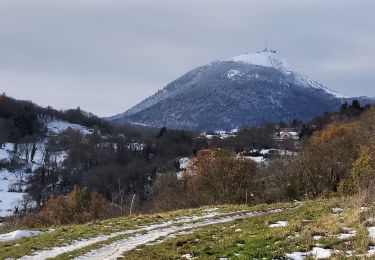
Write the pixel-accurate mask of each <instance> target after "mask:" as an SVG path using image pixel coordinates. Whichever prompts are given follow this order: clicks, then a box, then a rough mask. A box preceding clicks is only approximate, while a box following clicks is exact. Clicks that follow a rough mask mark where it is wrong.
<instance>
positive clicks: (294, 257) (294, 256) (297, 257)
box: [285, 252, 307, 260]
mask: <svg viewBox="0 0 375 260" xmlns="http://www.w3.org/2000/svg"><path fill="white" fill-rule="evenodd" d="M285 256H286V257H287V258H288V259H291V260H303V259H305V258H306V256H307V254H306V253H303V252H293V253H290V254H285Z"/></svg>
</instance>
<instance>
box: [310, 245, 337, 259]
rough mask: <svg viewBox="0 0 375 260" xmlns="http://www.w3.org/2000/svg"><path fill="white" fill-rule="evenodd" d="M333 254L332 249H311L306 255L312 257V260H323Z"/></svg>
mask: <svg viewBox="0 0 375 260" xmlns="http://www.w3.org/2000/svg"><path fill="white" fill-rule="evenodd" d="M333 252H334V251H333V250H332V249H325V248H321V247H313V249H312V250H311V251H310V252H309V253H308V255H310V256H312V257H313V258H314V259H325V258H330V257H331V255H332V254H333Z"/></svg>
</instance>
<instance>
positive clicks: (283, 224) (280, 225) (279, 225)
mask: <svg viewBox="0 0 375 260" xmlns="http://www.w3.org/2000/svg"><path fill="white" fill-rule="evenodd" d="M288 224H289V223H288V221H277V222H276V223H274V224H271V225H269V227H271V228H275V227H286V226H288Z"/></svg>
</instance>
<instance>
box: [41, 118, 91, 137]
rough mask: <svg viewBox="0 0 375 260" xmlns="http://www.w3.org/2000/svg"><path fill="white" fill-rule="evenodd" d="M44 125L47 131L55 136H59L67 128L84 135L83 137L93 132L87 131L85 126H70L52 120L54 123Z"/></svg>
mask: <svg viewBox="0 0 375 260" xmlns="http://www.w3.org/2000/svg"><path fill="white" fill-rule="evenodd" d="M45 124H46V127H47V128H48V130H49V131H51V132H53V133H55V134H59V133H61V132H63V131H66V130H68V129H69V128H70V129H72V130H76V131H80V132H81V133H82V134H85V135H87V134H91V133H92V132H93V130H92V129H89V128H87V127H85V126H82V125H78V124H72V123H69V122H66V121H58V120H54V121H50V122H47V123H45Z"/></svg>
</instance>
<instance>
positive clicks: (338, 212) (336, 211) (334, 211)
mask: <svg viewBox="0 0 375 260" xmlns="http://www.w3.org/2000/svg"><path fill="white" fill-rule="evenodd" d="M342 211H343V209H342V208H332V209H331V212H332V213H333V214H340V213H341V212H342Z"/></svg>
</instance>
